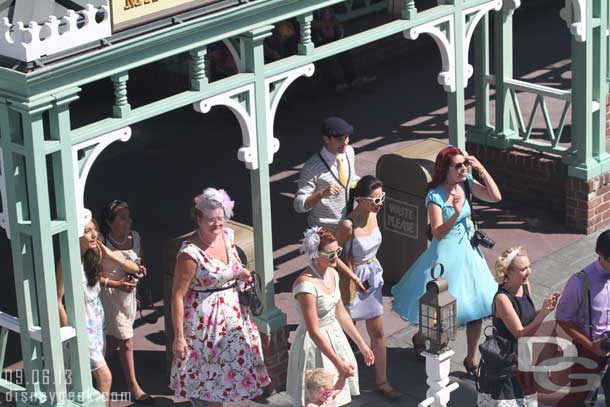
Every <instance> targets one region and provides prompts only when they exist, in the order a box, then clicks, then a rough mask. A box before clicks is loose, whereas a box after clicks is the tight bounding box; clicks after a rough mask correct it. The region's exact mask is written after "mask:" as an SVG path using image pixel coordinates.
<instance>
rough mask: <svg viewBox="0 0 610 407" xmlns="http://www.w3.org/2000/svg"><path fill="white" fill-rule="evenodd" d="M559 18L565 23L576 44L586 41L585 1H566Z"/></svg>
mask: <svg viewBox="0 0 610 407" xmlns="http://www.w3.org/2000/svg"><path fill="white" fill-rule="evenodd" d="M559 16H560V17H561V18H562V19H563V20H564V21H565V22H566V23H567V25H568V28H569V29H570V32H571V33H572V35H573V36H574V38H575V39H576V41H578V42H584V41H586V40H587V27H586V24H587V22H586V18H587V1H586V0H566V3H565V6H564V8H562V9H561V10H560V11H559Z"/></svg>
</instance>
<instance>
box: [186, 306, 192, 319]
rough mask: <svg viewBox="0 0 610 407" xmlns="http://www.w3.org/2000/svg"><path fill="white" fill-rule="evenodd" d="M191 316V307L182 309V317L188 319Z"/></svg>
mask: <svg viewBox="0 0 610 407" xmlns="http://www.w3.org/2000/svg"><path fill="white" fill-rule="evenodd" d="M192 316H193V309H192V308H187V309H185V310H184V319H186V320H190V319H191V317H192Z"/></svg>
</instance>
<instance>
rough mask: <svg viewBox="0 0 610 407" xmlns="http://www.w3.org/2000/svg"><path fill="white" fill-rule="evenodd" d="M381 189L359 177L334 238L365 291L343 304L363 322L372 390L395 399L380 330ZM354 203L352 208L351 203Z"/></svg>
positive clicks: (371, 180) (396, 394) (367, 178)
mask: <svg viewBox="0 0 610 407" xmlns="http://www.w3.org/2000/svg"><path fill="white" fill-rule="evenodd" d="M384 200H385V192H383V184H382V182H381V181H380V180H379V179H377V178H375V177H373V176H371V175H365V176H364V177H362V178H361V179H360V180H359V181H358V184H357V185H356V188H355V189H354V192H353V193H352V197H351V199H350V203H349V205H348V211H349V214H348V215H347V218H346V219H344V220H343V221H341V222H340V223H339V226H338V228H337V241H338V242H339V245H340V246H343V247H344V248H345V250H344V251H343V252H344V253H349V254H351V261H352V264H353V268H354V270H353V271H354V273H355V274H356V276H357V277H358V279H359V281H360V282H362V284H363V288H365V291H362V290H359V291H358V292H357V293H356V296H355V298H354V299H353V302H351V304H346V305H345V307H346V308H347V311H348V312H349V313H350V316H351V317H352V319H353V320H354V321H365V323H366V330H367V333H368V334H369V337H370V338H371V349H372V350H373V353H374V354H375V361H376V362H375V379H376V380H375V383H376V386H375V391H376V392H377V393H379V394H381V395H382V396H384V397H385V398H387V399H390V400H395V399H398V398H399V397H400V396H401V394H400V392H398V390H396V389H395V388H394V387H392V385H391V384H390V383H388V378H387V371H386V370H387V369H386V340H385V334H384V332H383V298H382V294H381V290H382V288H383V268H382V267H381V263H379V260H377V257H376V256H377V250H379V246H381V232H380V231H379V226H378V224H377V214H378V213H379V211H380V210H381V208H382V207H383V202H384ZM355 202H357V203H358V206H357V207H356V209H354V203H355Z"/></svg>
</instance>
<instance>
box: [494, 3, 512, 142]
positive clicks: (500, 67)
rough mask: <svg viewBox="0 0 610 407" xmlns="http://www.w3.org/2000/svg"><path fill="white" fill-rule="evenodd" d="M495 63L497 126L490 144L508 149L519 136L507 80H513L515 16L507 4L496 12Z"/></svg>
mask: <svg viewBox="0 0 610 407" xmlns="http://www.w3.org/2000/svg"><path fill="white" fill-rule="evenodd" d="M493 23H494V24H493V26H494V42H495V43H494V61H495V78H496V79H495V88H496V109H495V110H496V126H495V132H494V140H493V141H492V140H490V144H492V145H495V146H497V147H500V148H503V147H508V145H509V143H510V139H511V138H514V137H516V136H517V133H516V129H515V122H514V120H513V119H512V117H511V99H510V92H509V89H508V87H507V86H506V83H505V81H506V80H507V79H513V16H512V12H511V11H509V10H508V6H507V5H506V4H505V6H504V7H503V9H502V10H499V11H496V12H494V19H493Z"/></svg>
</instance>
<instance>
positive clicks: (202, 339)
mask: <svg viewBox="0 0 610 407" xmlns="http://www.w3.org/2000/svg"><path fill="white" fill-rule="evenodd" d="M233 206H234V202H233V201H231V200H230V198H229V196H228V195H227V193H226V192H225V191H224V190H222V189H221V190H216V189H214V188H207V189H206V190H205V191H204V192H203V194H201V195H198V196H197V197H195V200H194V208H193V215H194V217H195V219H196V221H197V225H198V228H197V231H196V233H195V234H194V235H193V237H192V238H191V239H187V240H185V241H184V243H183V244H182V246H181V248H180V250H179V252H178V256H177V260H176V269H175V274H174V285H173V293H172V306H171V308H172V321H173V327H174V333H175V337H174V343H173V352H174V359H173V365H172V374H171V379H170V387H171V388H173V389H174V391H175V394H176V395H177V396H181V397H187V398H189V399H191V401H192V403H193V405H195V406H196V407H198V406H205V405H208V403H209V405H210V406H221V405H222V403H223V402H235V401H242V400H248V399H252V398H254V397H257V396H259V395H260V394H262V388H263V387H265V386H267V385H268V384H269V383H270V381H271V380H270V378H269V375H268V374H267V370H266V368H265V365H264V362H263V355H262V349H261V345H260V337H259V333H258V329H257V328H256V325H255V324H254V322H253V321H252V318H251V316H250V310H249V309H248V308H245V307H243V306H242V305H240V303H239V297H238V293H237V284H238V283H241V281H249V280H250V278H251V277H250V271H248V270H246V269H245V268H243V267H242V264H241V261H240V259H239V257H238V255H237V251H236V249H235V244H234V243H233V231H232V230H231V229H227V228H225V227H224V222H225V220H227V219H229V218H230V217H231V216H232V214H233Z"/></svg>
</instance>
